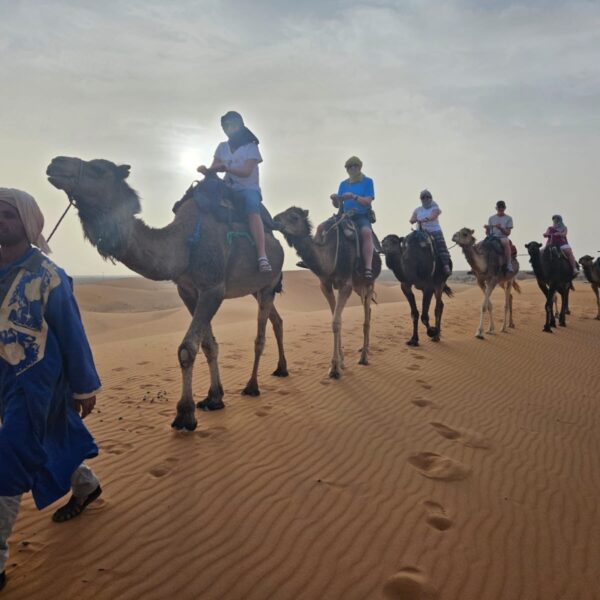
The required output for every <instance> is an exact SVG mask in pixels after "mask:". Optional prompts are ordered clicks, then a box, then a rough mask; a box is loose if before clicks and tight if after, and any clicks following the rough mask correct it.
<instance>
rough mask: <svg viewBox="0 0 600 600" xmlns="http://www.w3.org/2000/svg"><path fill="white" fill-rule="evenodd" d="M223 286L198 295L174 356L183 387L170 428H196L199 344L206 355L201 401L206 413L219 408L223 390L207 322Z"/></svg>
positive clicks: (222, 291)
mask: <svg viewBox="0 0 600 600" xmlns="http://www.w3.org/2000/svg"><path fill="white" fill-rule="evenodd" d="M224 292H225V291H224V288H223V286H218V287H215V288H212V289H211V290H208V291H205V292H201V293H200V294H198V301H197V303H196V308H195V309H194V315H193V317H192V322H191V323H190V326H189V328H188V330H187V332H186V334H185V337H184V338H183V341H182V342H181V344H180V346H179V350H178V351H177V355H178V357H179V364H180V366H181V375H182V380H183V386H182V391H181V399H180V400H179V402H178V403H177V415H176V417H175V420H174V421H173V423H172V424H171V427H173V428H174V429H187V430H188V431H193V430H194V429H196V416H195V406H194V394H193V391H192V375H193V370H194V361H195V360H196V355H197V354H198V347H199V345H200V342H201V341H202V349H203V350H204V354H205V355H206V359H207V361H208V366H209V369H210V389H209V392H208V394H209V395H208V398H207V399H206V400H205V403H206V408H207V409H208V410H216V409H219V408H223V406H224V404H223V387H222V385H221V381H220V377H219V368H218V364H217V356H218V346H217V342H216V340H215V339H214V337H213V335H212V329H211V327H210V321H211V319H212V318H213V316H214V314H215V313H216V312H217V310H218V309H219V306H221V302H223V297H224V295H225V293H224Z"/></svg>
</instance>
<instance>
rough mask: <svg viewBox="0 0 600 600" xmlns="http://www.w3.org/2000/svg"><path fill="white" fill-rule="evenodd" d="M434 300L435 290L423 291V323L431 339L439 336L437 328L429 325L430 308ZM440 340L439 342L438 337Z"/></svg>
mask: <svg viewBox="0 0 600 600" xmlns="http://www.w3.org/2000/svg"><path fill="white" fill-rule="evenodd" d="M432 298H433V290H432V289H425V290H423V303H422V305H421V306H422V309H421V322H422V323H423V325H425V329H426V330H427V335H428V336H429V337H430V338H434V337H436V336H438V330H437V327H431V325H429V308H430V307H431V300H432ZM438 340H439V336H438Z"/></svg>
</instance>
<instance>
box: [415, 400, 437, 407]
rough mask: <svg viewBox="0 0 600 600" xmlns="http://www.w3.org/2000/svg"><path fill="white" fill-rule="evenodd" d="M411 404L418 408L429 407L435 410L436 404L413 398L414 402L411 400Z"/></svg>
mask: <svg viewBox="0 0 600 600" xmlns="http://www.w3.org/2000/svg"><path fill="white" fill-rule="evenodd" d="M411 402H412V403H413V404H414V405H415V406H418V407H419V408H425V407H429V408H437V407H438V406H437V404H436V403H435V402H433V401H431V400H427V399H425V398H415V399H414V400H411Z"/></svg>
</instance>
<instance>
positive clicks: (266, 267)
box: [258, 256, 273, 273]
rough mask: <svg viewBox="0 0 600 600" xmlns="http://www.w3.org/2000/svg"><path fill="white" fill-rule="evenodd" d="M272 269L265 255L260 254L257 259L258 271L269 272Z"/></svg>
mask: <svg viewBox="0 0 600 600" xmlns="http://www.w3.org/2000/svg"><path fill="white" fill-rule="evenodd" d="M272 270H273V269H272V268H271V263H270V262H269V259H268V258H267V257H266V256H261V257H260V258H259V259H258V271H259V272H260V273H270V272H271V271H272Z"/></svg>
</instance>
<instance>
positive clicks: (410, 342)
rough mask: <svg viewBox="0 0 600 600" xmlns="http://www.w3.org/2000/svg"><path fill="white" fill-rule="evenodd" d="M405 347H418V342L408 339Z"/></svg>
mask: <svg viewBox="0 0 600 600" xmlns="http://www.w3.org/2000/svg"><path fill="white" fill-rule="evenodd" d="M406 345H407V346H418V345H419V340H415V339H410V340H408V342H406Z"/></svg>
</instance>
